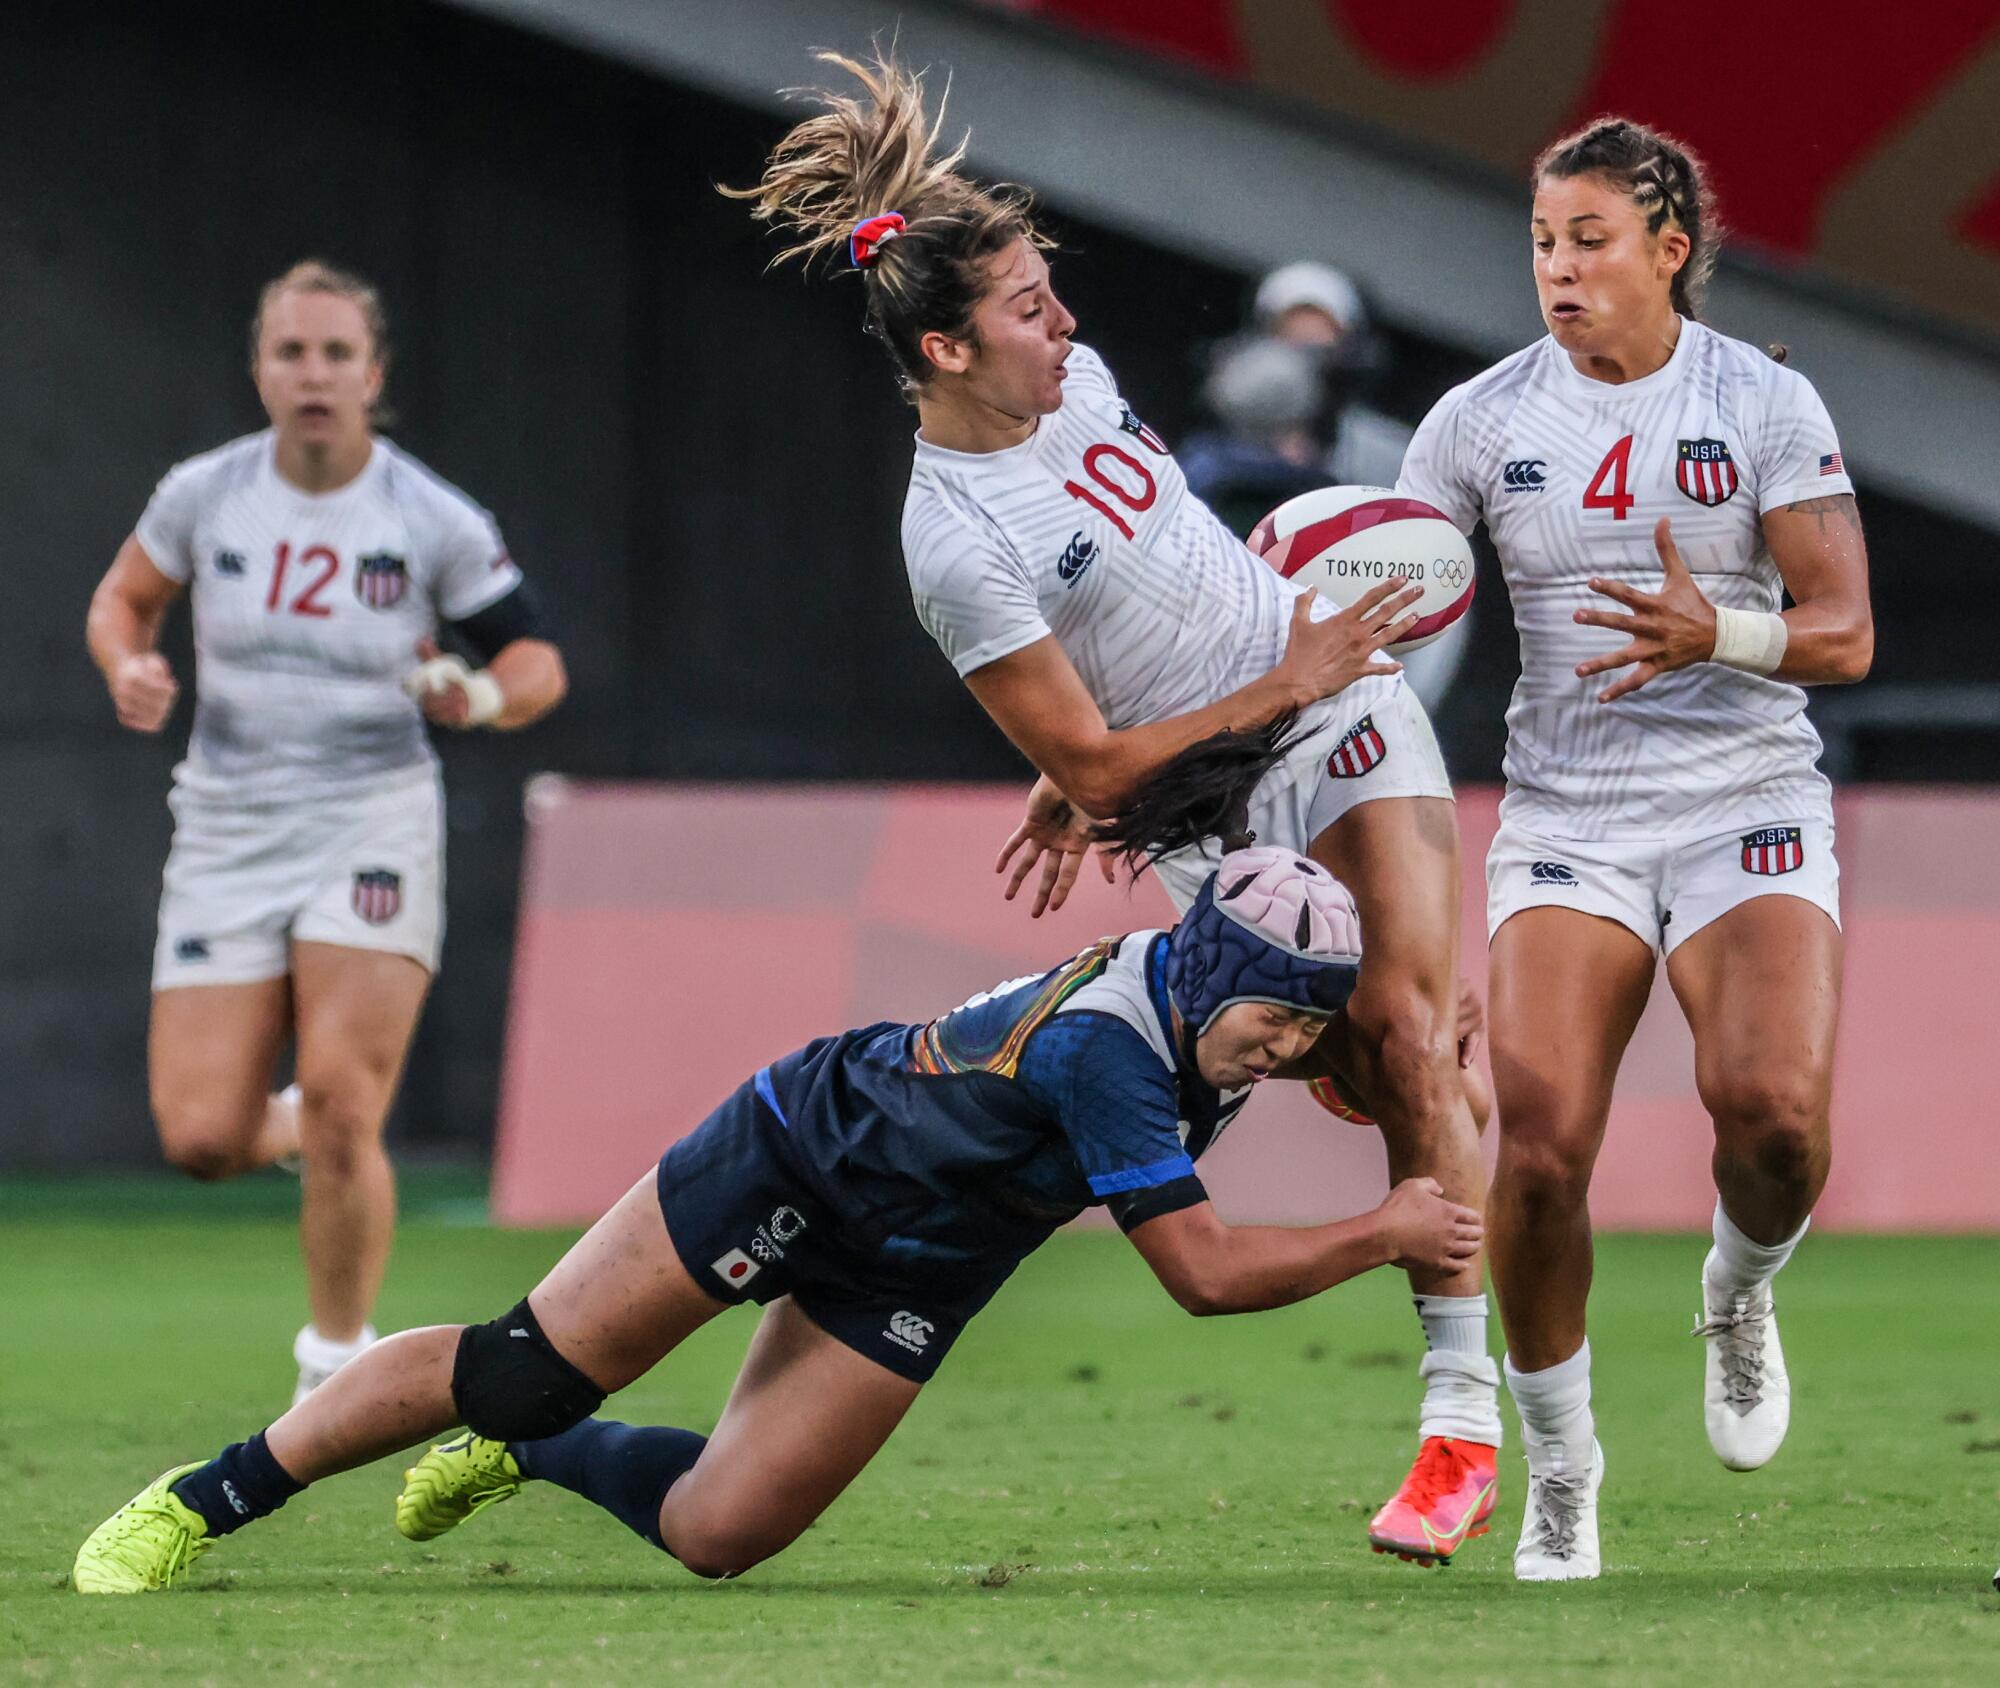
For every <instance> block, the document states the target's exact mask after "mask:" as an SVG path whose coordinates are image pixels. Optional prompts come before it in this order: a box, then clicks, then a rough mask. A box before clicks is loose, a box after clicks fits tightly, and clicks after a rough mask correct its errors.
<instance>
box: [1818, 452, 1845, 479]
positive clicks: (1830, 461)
mask: <svg viewBox="0 0 2000 1688" xmlns="http://www.w3.org/2000/svg"><path fill="white" fill-rule="evenodd" d="M1819 472H1820V473H1821V474H1822V475H1844V474H1846V473H1847V465H1846V464H1844V463H1842V462H1841V460H1840V453H1839V452H1837V451H1829V452H1828V453H1827V454H1826V455H1825V456H1824V457H1822V458H1821V459H1820V460H1819Z"/></svg>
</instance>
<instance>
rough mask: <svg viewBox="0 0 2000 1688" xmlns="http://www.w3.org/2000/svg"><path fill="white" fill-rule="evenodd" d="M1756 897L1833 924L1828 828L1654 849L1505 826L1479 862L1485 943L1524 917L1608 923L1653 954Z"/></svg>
mask: <svg viewBox="0 0 2000 1688" xmlns="http://www.w3.org/2000/svg"><path fill="white" fill-rule="evenodd" d="M1753 897H1801V898H1803V899H1804V900H1805V901H1806V902H1809V903H1812V904H1813V905H1815V906H1816V907H1818V908H1823V909H1825V910H1826V912H1827V914H1828V916H1829V917H1830V918H1831V919H1832V921H1833V923H1834V924H1835V925H1836V926H1838V925H1839V924H1840V864H1839V862H1838V861H1836V860H1835V858H1834V853H1833V822H1832V821H1830V820H1828V819H1826V818H1825V817H1824V816H1821V817H1819V818H1817V819H1811V820H1785V819H1772V820H1768V821H1765V820H1759V821H1758V822H1757V823H1756V824H1754V825H1750V824H1739V825H1737V826H1734V827H1732V828H1731V829H1730V830H1729V831H1727V832H1717V833H1710V834H1706V835H1704V836H1702V837H1699V838H1678V839H1671V840H1665V841H1660V842H1653V841H1640V842H1633V841H1629V840H1620V841H1616V842H1605V841H1600V840H1584V839H1577V838H1552V837H1548V836H1545V835H1543V834H1540V833H1537V832H1533V831H1530V830H1529V829H1527V828H1525V827H1520V826H1516V825H1514V824H1513V823H1511V822H1508V821H1502V822H1501V824H1500V830H1499V832H1498V833H1497V834H1495V836H1494V839H1493V848H1492V849H1491V850H1489V851H1488V852H1487V854H1486V935H1487V937H1488V938H1489V939H1491V937H1492V936H1493V934H1494V933H1495V932H1497V931H1499V930H1500V927H1501V925H1502V923H1504V922H1505V921H1506V920H1507V918H1508V917H1509V916H1510V915H1514V914H1518V913H1520V911H1521V910H1522V909H1528V908H1573V909H1578V910H1580V911H1581V912H1583V913H1584V914H1595V915H1601V916H1603V918H1605V919H1606V920H1615V921H1617V922H1618V924H1619V925H1621V926H1623V927H1626V928H1627V929H1628V930H1630V931H1631V932H1633V933H1634V934H1635V935H1636V936H1637V937H1638V938H1639V939H1640V941H1641V942H1643V943H1645V944H1647V945H1649V946H1651V948H1652V949H1653V950H1654V951H1655V953H1657V954H1660V955H1672V954H1673V952H1674V951H1675V949H1677V948H1678V947H1679V946H1680V945H1681V944H1683V943H1685V942H1686V941H1687V940H1688V939H1689V938H1690V937H1692V936H1693V935H1694V934H1695V933H1697V932H1699V931H1700V930H1701V929H1702V928H1703V927H1704V926H1706V925H1708V924H1709V922H1710V921H1712V920H1715V919H1717V918H1718V917H1720V916H1722V915H1725V914H1727V913H1728V912H1729V911H1730V910H1731V909H1733V908H1736V907H1738V906H1739V905H1741V904H1743V903H1747V902H1749V901H1750V899H1751V898H1753Z"/></svg>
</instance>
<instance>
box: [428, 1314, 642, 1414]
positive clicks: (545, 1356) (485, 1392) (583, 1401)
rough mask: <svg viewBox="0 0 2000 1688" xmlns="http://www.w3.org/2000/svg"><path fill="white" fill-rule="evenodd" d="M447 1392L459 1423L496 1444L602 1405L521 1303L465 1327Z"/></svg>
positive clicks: (599, 1395) (592, 1386)
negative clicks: (489, 1319) (490, 1320)
mask: <svg viewBox="0 0 2000 1688" xmlns="http://www.w3.org/2000/svg"><path fill="white" fill-rule="evenodd" d="M451 1398H452V1400H453V1401H455V1402H456V1403H457V1405H458V1416H459V1418H460V1420H461V1421H462V1422H463V1423H464V1425H465V1427H466V1429H468V1430H470V1431H471V1432H472V1433H473V1434H474V1435H476V1436H484V1437H486V1438H488V1439H489V1440H490V1441H495V1442H532V1441H535V1440H537V1439H538V1438H540V1437H543V1436H554V1435H556V1434H557V1433H558V1432H560V1431H564V1430H567V1429H569V1427H570V1426H571V1425H573V1424H580V1423H581V1422H582V1421H583V1420H584V1419H586V1418H588V1417H590V1415H591V1414H592V1413H594V1412H596V1411H597V1409H598V1408H599V1407H601V1406H603V1405H604V1391H603V1390H602V1389H600V1388H598V1387H597V1385H596V1384H594V1383H592V1382H591V1381H590V1379H589V1378H587V1377H585V1376H584V1375H583V1373H582V1372H580V1371H578V1370H577V1369H576V1367H574V1366H573V1365H571V1364H570V1363H569V1361H567V1360H565V1359H564V1358H563V1357H562V1356H561V1355H560V1354H558V1353H557V1352H556V1351H555V1348H554V1346H553V1345H552V1344H551V1343H550V1341H549V1339H548V1338H547V1337H546V1336H544V1335H543V1334H542V1327H541V1325H540V1324H539V1323H537V1322H536V1319H535V1315H534V1311H533V1309H532V1308H530V1307H529V1306H528V1304H527V1302H526V1301H522V1302H521V1303H519V1304H518V1305H517V1306H515V1307H514V1308H513V1309H512V1310H511V1311H509V1312H506V1313H503V1314H502V1315H501V1316H500V1317H499V1318H497V1319H495V1320H493V1321H492V1322H491V1323H490V1324H484V1325H467V1326H466V1327H465V1330H464V1332H463V1334H461V1335H460V1337H459V1339H458V1354H457V1357H456V1358H455V1359H454V1360H453V1361H452V1367H451Z"/></svg>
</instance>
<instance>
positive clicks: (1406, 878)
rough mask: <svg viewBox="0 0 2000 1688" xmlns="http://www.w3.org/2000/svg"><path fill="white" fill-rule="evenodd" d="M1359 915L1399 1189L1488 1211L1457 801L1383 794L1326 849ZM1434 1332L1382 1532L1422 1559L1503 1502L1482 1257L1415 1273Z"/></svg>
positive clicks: (1328, 839) (1479, 1527)
mask: <svg viewBox="0 0 2000 1688" xmlns="http://www.w3.org/2000/svg"><path fill="white" fill-rule="evenodd" d="M1312 855H1313V857H1314V859H1315V860H1317V861H1319V862H1320V863H1322V864H1323V865H1324V866H1326V867H1327V868H1329V869H1330V870H1331V871H1332V872H1333V873H1335V874H1336V875H1338V876H1339V878H1340V879H1341V880H1343V881H1344V882H1345V883H1346V885H1347V887H1348V889H1349V890H1350V891H1351V892H1352V893H1353V895H1354V900H1355V906H1356V907H1357V909H1358V910H1359V911H1360V914H1361V930H1362V933H1363V941H1364V945H1365V950H1364V954H1363V958H1362V963H1361V977H1360V980H1359V982H1358V983H1357V985H1356V987H1355V991H1354V995H1353V997H1352V998H1351V999H1350V1000H1349V1002H1348V1005H1347V1024H1348V1028H1349V1039H1350V1045H1351V1048H1352V1051H1353V1054H1354V1058H1355V1071H1354V1078H1355V1082H1356V1086H1357V1088H1358V1090H1359V1092H1360V1094H1361V1095H1362V1096H1364V1097H1365V1098H1366V1099H1367V1102H1368V1110H1369V1112H1370V1113H1371V1114H1372V1115H1373V1116H1374V1117H1375V1119H1376V1121H1377V1123H1378V1124H1379V1126H1380V1128H1381V1131H1382V1138H1383V1143H1384V1145H1385V1147H1386V1149H1387V1151H1388V1158H1389V1175H1390V1177H1391V1178H1392V1179H1403V1178H1412V1177H1430V1178H1435V1179H1437V1181H1438V1182H1439V1183H1440V1184H1441V1185H1443V1187H1444V1192H1445V1194H1446V1195H1447V1196H1448V1197H1450V1198H1451V1199H1452V1200H1453V1201H1459V1202H1464V1203H1466V1204H1467V1205H1468V1206H1471V1207H1480V1206H1483V1204H1484V1197H1485V1176H1484V1171H1483V1169H1482V1167H1481V1165H1480V1160H1479V1133H1478V1130H1477V1128H1476V1126H1475V1125H1474V1123H1473V1118H1472V1112H1471V1109H1470V1108H1469V1107H1468V1105H1467V1102H1466V1094H1465V1086H1464V1081H1463V1078H1462V1076H1461V1074H1460V1071H1459V1066H1458V918H1459V867H1458V821H1457V812H1456V810H1455V808H1454V806H1453V805H1452V804H1451V803H1450V802H1449V801H1448V800H1446V799H1444V798H1435V797H1400V798H1383V799H1378V800H1377V801H1375V802H1372V803H1363V804H1360V805H1359V806H1357V807H1356V808H1354V809H1351V810H1349V811H1348V813H1347V814H1345V815H1343V816H1342V817H1341V818H1340V819H1339V820H1338V821H1336V822H1334V824H1333V825H1332V826H1330V827H1328V828H1327V829H1326V831H1325V832H1323V833H1322V834H1321V835H1320V836H1319V837H1318V838H1317V839H1315V840H1314V841H1313V848H1312ZM1410 1288H1411V1290H1412V1291H1413V1292H1414V1293H1415V1295H1416V1298H1417V1309H1418V1313H1419V1315H1420V1316H1421V1317H1422V1320H1423V1324H1424V1334H1425V1337H1426V1340H1427V1343H1428V1346H1429V1352H1428V1353H1427V1354H1426V1355H1425V1356H1424V1361H1423V1376H1424V1379H1425V1397H1424V1406H1423V1415H1422V1421H1421V1426H1420V1437H1421V1444H1422V1445H1421V1448H1420V1451H1419V1454H1418V1458H1417V1463H1416V1465H1415V1467H1414V1468H1413V1469H1412V1470H1411V1472H1410V1475H1409V1477H1408V1478H1407V1479H1406V1480H1405V1482H1404V1484H1403V1486H1402V1488H1401V1489H1400V1490H1399V1491H1398V1493H1397V1494H1396V1496H1395V1497H1394V1498H1393V1499H1392V1500H1391V1501H1390V1502H1389V1504H1388V1505H1386V1506H1385V1507H1384V1508H1383V1509H1382V1511H1381V1512H1380V1513H1378V1514H1377V1515H1376V1517H1375V1519H1374V1520H1373V1521H1372V1522H1371V1525H1370V1531H1369V1538H1370V1541H1371V1543H1372V1544H1373V1545H1374V1546H1376V1547H1377V1548H1378V1549H1380V1550H1381V1551H1384V1552H1395V1553H1400V1554H1402V1555H1403V1556H1404V1557H1406V1558H1412V1559H1417V1560H1420V1561H1422V1562H1425V1563H1437V1562H1441V1561H1444V1560H1448V1559H1449V1558H1450V1557H1451V1555H1452V1554H1453V1553H1454V1552H1455V1551H1456V1550H1457V1549H1458V1548H1459V1547H1460V1546H1461V1545H1462V1544H1463V1543H1464V1542H1465V1541H1467V1540H1468V1539H1470V1537H1472V1536H1473V1535H1476V1534H1480V1533H1483V1531H1484V1529H1485V1521H1486V1518H1487V1516H1488V1515H1489V1514H1490V1513H1491V1511H1492V1508H1493V1502H1494V1497H1495V1492H1496V1489H1495V1484H1496V1478H1495V1475H1494V1457H1495V1451H1496V1450H1497V1448H1498V1446H1499V1442H1500V1410H1499V1401H1498V1375H1497V1372H1496V1370H1495V1368H1494V1365H1493V1361H1492V1359H1491V1358H1490V1357H1489V1356H1488V1354H1487V1352H1486V1299H1485V1286H1484V1283H1483V1280H1482V1275H1481V1262H1480V1261H1479V1260H1478V1259H1476V1258H1475V1259H1474V1260H1472V1261H1471V1262H1469V1263H1468V1264H1467V1265H1466V1266H1464V1267H1462V1268H1460V1269H1458V1270H1456V1271H1448V1272H1438V1271H1421V1272H1419V1271H1412V1272H1411V1273H1410Z"/></svg>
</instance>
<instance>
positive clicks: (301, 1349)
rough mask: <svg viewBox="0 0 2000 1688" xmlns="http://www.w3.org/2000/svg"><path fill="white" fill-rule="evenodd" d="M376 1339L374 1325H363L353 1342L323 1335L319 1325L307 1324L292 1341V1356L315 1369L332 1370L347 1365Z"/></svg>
mask: <svg viewBox="0 0 2000 1688" xmlns="http://www.w3.org/2000/svg"><path fill="white" fill-rule="evenodd" d="M375 1339H376V1338H375V1327H374V1326H373V1325H363V1326H362V1327H361V1334H360V1335H359V1336H357V1337H356V1338H355V1339H354V1340H353V1341H352V1342H335V1341H334V1340H333V1339H332V1338H330V1337H325V1336H321V1335H320V1333H319V1328H318V1327H317V1326H315V1325H307V1326H306V1327H305V1329H304V1330H302V1331H300V1332H299V1334H298V1336H297V1337H296V1338H295V1339H294V1340H293V1342H292V1358H293V1359H294V1360H296V1361H298V1363H299V1364H300V1365H302V1366H310V1367H311V1368H312V1369H313V1370H315V1371H323V1372H330V1371H333V1370H334V1369H335V1368H336V1367H339V1366H344V1365H346V1364H347V1362H348V1361H349V1360H351V1359H353V1358H354V1356H355V1355H357V1354H359V1353H361V1352H362V1351H363V1350H364V1349H366V1348H367V1347H368V1346H369V1345H370V1344H371V1343H373V1342H374V1341H375Z"/></svg>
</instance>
